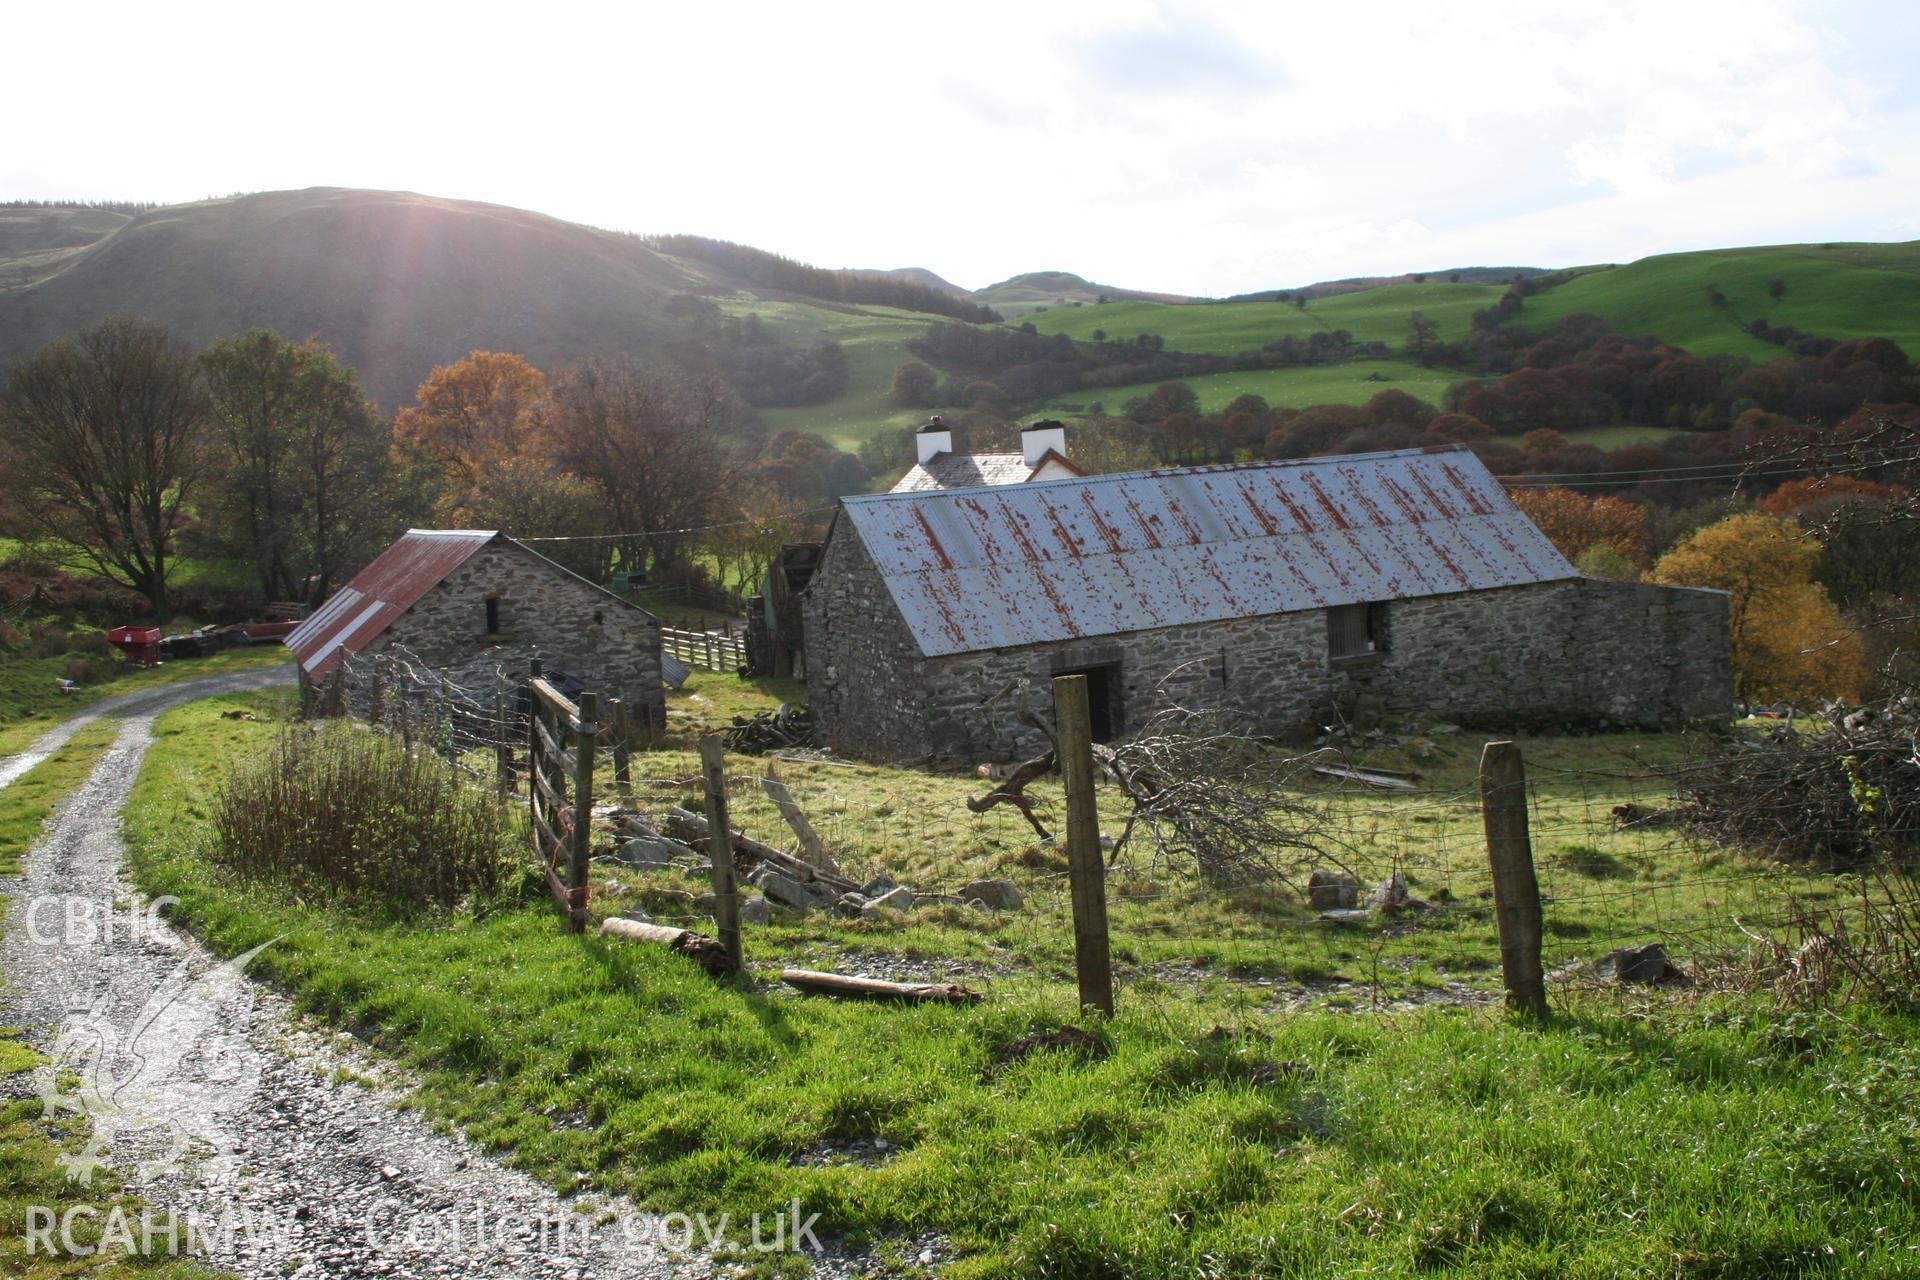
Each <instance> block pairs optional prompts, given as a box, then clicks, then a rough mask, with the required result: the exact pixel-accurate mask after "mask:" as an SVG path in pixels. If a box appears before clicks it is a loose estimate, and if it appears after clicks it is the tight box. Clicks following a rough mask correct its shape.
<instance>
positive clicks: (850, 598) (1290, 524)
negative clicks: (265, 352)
mask: <svg viewBox="0 0 1920 1280" xmlns="http://www.w3.org/2000/svg"><path fill="white" fill-rule="evenodd" d="M805 611H806V634H807V648H806V665H807V680H808V683H809V685H810V686H811V691H810V700H811V705H812V709H813V714H814V719H815V723H816V726H817V731H818V732H819V733H820V734H821V735H822V737H823V745H826V746H829V747H830V748H832V749H833V750H835V751H839V752H843V753H847V754H852V755H858V756H864V757H868V758H892V759H928V758H931V759H933V760H937V761H979V760H1011V759H1015V758H1019V757H1021V756H1022V755H1025V754H1032V753H1033V751H1034V749H1035V748H1036V746H1038V745H1040V744H1041V743H1042V741H1043V740H1042V738H1041V737H1040V735H1039V733H1038V732H1037V731H1036V730H1035V729H1033V728H1032V727H1031V726H1029V725H1027V724H1025V723H1024V722H1023V717H1022V714H1021V713H1022V710H1023V707H1030V708H1035V709H1039V708H1044V707H1045V706H1047V705H1048V698H1049V692H1048V688H1047V681H1048V679H1049V678H1050V677H1052V676H1055V675H1060V674H1064V673H1070V672H1077V673H1084V674H1086V675H1087V676H1088V678H1089V684H1090V688H1089V694H1090V695H1091V700H1092V703H1093V716H1094V721H1095V723H1094V730H1095V735H1096V736H1097V737H1111V736H1118V735H1122V734H1125V733H1127V732H1130V731H1132V730H1135V729H1138V728H1139V727H1140V726H1141V725H1142V724H1144V723H1145V722H1146V721H1147V720H1148V719H1149V718H1150V717H1151V716H1153V715H1154V714H1155V713H1156V712H1158V711H1160V710H1161V709H1163V708H1166V707H1169V706H1184V707H1189V708H1195V709H1200V708H1230V709H1234V710H1237V711H1239V712H1241V713H1244V714H1245V715H1246V717H1247V718H1248V719H1249V720H1250V721H1251V722H1252V724H1253V725H1254V726H1255V727H1257V728H1258V729H1259V730H1260V731H1262V732H1265V733H1272V734H1283V733H1287V732H1290V731H1297V730H1300V729H1303V728H1306V727H1309V726H1312V725H1316V724H1323V723H1326V721H1327V718H1328V717H1329V716H1330V715H1331V714H1332V713H1333V712H1334V711H1335V710H1336V709H1351V708H1353V707H1355V706H1356V705H1365V706H1370V707H1376V708H1379V709H1381V710H1384V711H1387V712H1392V713H1411V712H1420V713H1424V714H1428V715H1431V716H1435V717H1439V718H1443V719H1447V720H1452V721H1457V722H1466V723H1477V724H1482V725H1488V726H1499V727H1525V726H1541V725H1564V724H1582V725H1595V726H1600V725H1657V724H1664V723H1670V722H1678V721H1688V720H1696V719H1711V718H1715V717H1719V716H1723V715H1725V714H1726V713H1727V711H1728V709H1729V708H1730V706H1731V701H1732V694H1731V676H1730V670H1729V650H1728V636H1727V598H1726V596H1725V595H1724V594H1723V593H1721V592H1717V591H1707V590H1696V589H1690V588H1676V587H1664V586H1652V585H1646V584H1640V583H1625V582H1613V581H1602V580H1598V579H1591V578H1584V577H1582V576H1581V575H1580V574H1579V573H1578V572H1577V571H1576V570H1575V569H1574V568H1573V566H1572V565H1570V564H1568V563H1567V561H1566V559H1565V558H1564V557H1563V556H1562V555H1561V554H1560V553H1559V552H1558V551H1556V550H1555V549H1554V547H1553V544H1552V543H1550V542H1549V541H1548V540H1547V538H1546V536H1545V535H1544V534H1542V533H1541V532H1540V531H1539V530H1538V529H1537V528H1535V527H1534V525H1533V524H1532V523H1531V522H1530V521H1528V520H1527V518H1526V517H1525V516H1524V515H1522V514H1521V513H1520V511H1519V510H1518V509H1517V508H1516V507H1515V506H1514V505H1513V503H1512V501H1511V500H1509V499H1508V497H1507V494H1506V490H1505V489H1504V488H1503V487H1502V486H1501V484H1500V482H1499V481H1498V480H1496V479H1495V478H1494V477H1493V475H1492V474H1491V473H1490V472H1488V471H1487V469H1486V467H1485V466H1484V465H1482V463H1481V462H1480V460H1479V459H1478V458H1476V457H1475V456H1474V455H1473V454H1472V453H1471V452H1468V451H1466V450H1465V449H1461V448H1457V447H1448V448H1444V449H1432V450H1428V449H1408V450H1399V451H1395V452H1388V453H1373V454H1358V455H1352V456H1346V457H1338V458H1321V459H1312V460H1308V461H1300V462H1273V463H1259V464H1253V465H1248V466H1228V467H1196V468H1188V469H1181V470H1170V471H1151V472H1136V473H1131V474H1126V475H1104V476H1085V477H1075V478H1070V479H1064V480H1053V481H1045V482H1040V483H1033V484H1020V485H1003V486H996V487H992V488H975V489H955V490H926V491H917V492H906V493H889V494H881V495H876V496H872V497H860V498H849V499H847V500H846V502H845V504H844V506H843V507H842V509H841V511H840V512H838V513H837V514H836V516H835V518H834V521H833V524H832V526H831V527H830V529H829V531H828V536H827V543H826V548H825V551H824V553H823V554H822V557H821V561H820V566H819V569H818V571H817V572H816V573H815V574H814V577H813V581H812V583H811V584H810V585H809V587H808V588H807V594H806V598H805Z"/></svg>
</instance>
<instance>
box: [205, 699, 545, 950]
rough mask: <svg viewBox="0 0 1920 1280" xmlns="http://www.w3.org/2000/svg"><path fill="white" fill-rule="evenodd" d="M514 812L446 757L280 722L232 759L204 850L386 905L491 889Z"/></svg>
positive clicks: (447, 902)
mask: <svg viewBox="0 0 1920 1280" xmlns="http://www.w3.org/2000/svg"><path fill="white" fill-rule="evenodd" d="M512 838H513V823H512V821H511V820H510V818H509V816H508V814H507V811H506V810H505V809H504V808H502V807H501V806H499V805H497V804H495V803H494V801H493V799H492V797H490V796H489V795H488V794H487V793H485V792H484V791H481V790H479V789H477V788H474V787H472V786H470V785H468V784H467V783H466V782H465V780H464V779H463V778H462V777H461V775H460V774H459V772H458V771H457V770H455V769H454V768H453V766H451V765H449V764H447V763H446V762H445V761H442V760H439V759H437V758H435V757H433V756H431V755H428V754H425V753H423V752H413V751H409V750H407V749H406V748H404V747H402V746H400V745H399V744H398V743H396V742H394V741H393V740H392V739H390V738H386V737H383V736H381V735H379V734H376V733H368V732H366V731H364V730H360V729H356V728H354V727H352V726H350V725H346V724H333V725H328V726H325V727H323V728H320V729H310V728H289V729H287V730H286V731H284V732H282V733H281V734H280V736H279V737H278V738H277V739H275V741H274V743H273V746H272V747H271V748H270V749H269V750H268V751H267V752H266V753H265V754H264V755H263V756H261V757H258V758H256V759H255V760H253V761H251V762H247V763H243V764H240V765H238V766H236V767H235V768H233V769H232V770H230V771H229V772H228V774H227V778H226V781H225V782H224V783H223V784H222V786H221V787H220V790H219V794H218V797H217V801H216V804H215V812H214V842H213V849H212V853H211V858H212V860H213V861H214V862H215V863H216V864H218V865H220V866H222V867H224V868H226V869H227V870H229V871H231V872H233V873H234V874H236V875H238V876H240V877H241V878H243V879H247V880H255V881H276V882H280V883H283V884H285V885H287V886H288V887H289V888H290V889H292V890H293V892H294V893H295V894H297V895H302V896H307V895H312V896H317V897H322V898H327V899H331V900H335V901H339V902H343V903H346V904H348V905H352V906H358V907H367V908H372V909H375V910H379V911H385V912H388V913H392V914H395V915H402V916H404V915H410V914H413V913H414V912H417V911H420V910H423V909H427V908H447V907H451V906H454V905H455V904H457V903H459V902H461V901H463V900H465V899H469V898H474V897H488V896H492V895H494V894H496V893H498V892H499V891H500V889H501V888H502V886H503V885H505V884H506V883H508V881H509V876H510V870H511V868H510V862H509V857H510V854H509V845H510V843H511V842H512Z"/></svg>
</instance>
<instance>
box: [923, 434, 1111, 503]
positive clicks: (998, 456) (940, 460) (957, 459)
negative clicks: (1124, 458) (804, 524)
mask: <svg viewBox="0 0 1920 1280" xmlns="http://www.w3.org/2000/svg"><path fill="white" fill-rule="evenodd" d="M913 443H914V448H915V451H916V452H917V453H918V455H919V461H917V462H915V463H914V464H913V466H912V468H910V469H909V470H908V471H907V474H905V475H904V476H901V477H900V480H899V482H898V483H897V484H895V485H894V486H893V488H892V489H890V490H888V492H889V493H919V492H922V491H925V490H928V489H977V488H979V487H981V486H983V485H996V484H1027V483H1029V482H1031V481H1035V480H1060V479H1064V478H1066V477H1068V476H1077V475H1079V474H1080V469H1079V468H1078V467H1076V466H1074V465H1073V464H1072V463H1071V462H1068V461H1067V428H1066V426H1065V424H1063V423H1060V422H1056V421H1053V420H1051V419H1049V420H1047V421H1045V422H1036V423H1034V424H1033V425H1032V426H1030V427H1026V428H1024V429H1023V430H1022V431H1021V432H1020V452H1018V453H955V452H954V451H953V431H952V429H951V428H949V427H948V426H947V425H946V423H944V422H942V421H941V420H940V419H939V418H934V419H932V420H931V421H929V422H928V423H927V425H926V426H924V427H921V428H920V429H919V430H918V431H916V432H914V433H913Z"/></svg>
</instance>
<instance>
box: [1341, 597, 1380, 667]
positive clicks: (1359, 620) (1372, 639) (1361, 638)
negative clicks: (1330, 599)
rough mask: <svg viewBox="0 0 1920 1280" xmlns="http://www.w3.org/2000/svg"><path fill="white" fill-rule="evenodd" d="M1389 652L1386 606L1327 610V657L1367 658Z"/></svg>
mask: <svg viewBox="0 0 1920 1280" xmlns="http://www.w3.org/2000/svg"><path fill="white" fill-rule="evenodd" d="M1386 651H1387V606H1386V605H1385V603H1383V602H1381V601H1378V600H1376V601H1373V602H1372V603H1370V604H1341V605H1335V606H1334V607H1333V608H1331V609H1328V610H1327V656H1328V657H1330V658H1367V657H1372V656H1374V655H1377V654H1382V653H1385V652H1386Z"/></svg>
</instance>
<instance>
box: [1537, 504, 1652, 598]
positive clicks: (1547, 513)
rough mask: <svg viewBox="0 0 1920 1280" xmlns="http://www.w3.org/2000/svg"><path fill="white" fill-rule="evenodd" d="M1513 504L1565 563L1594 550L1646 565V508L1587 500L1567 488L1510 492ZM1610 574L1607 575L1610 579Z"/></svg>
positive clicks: (1635, 563)
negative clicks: (1558, 551) (1597, 548)
mask: <svg viewBox="0 0 1920 1280" xmlns="http://www.w3.org/2000/svg"><path fill="white" fill-rule="evenodd" d="M1512 496H1513V502H1514V505H1515V506H1517V507H1519V508H1520V510H1521V511H1522V512H1524V513H1525V514H1526V517H1527V519H1529V520H1531V521H1533V522H1534V524H1536V525H1538V526H1539V528H1540V532H1542V533H1544V534H1546V535H1547V539H1548V541H1550V542H1552V543H1553V545H1554V546H1556V547H1558V548H1559V549H1560V554H1561V555H1563V556H1565V557H1566V558H1567V559H1569V560H1575V561H1577V560H1579V559H1580V557H1581V556H1583V555H1585V554H1586V553H1587V552H1588V551H1589V550H1591V549H1592V548H1594V547H1605V548H1606V549H1607V550H1609V551H1611V552H1612V553H1613V554H1614V555H1615V556H1618V557H1620V558H1621V559H1623V560H1626V561H1628V562H1630V563H1632V564H1634V565H1638V566H1640V567H1642V568H1644V567H1645V566H1646V563H1647V509H1646V507H1644V506H1643V505H1641V504H1640V503H1638V502H1630V501H1628V500H1627V499H1625V498H1615V497H1611V496H1609V495H1604V494H1603V495H1599V496H1595V497H1587V496H1585V495H1584V494H1580V493H1577V492H1575V491H1574V490H1572V489H1565V488H1561V487H1559V486H1555V487H1553V488H1550V489H1515V490H1513V494H1512ZM1609 576H1612V575H1609Z"/></svg>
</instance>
